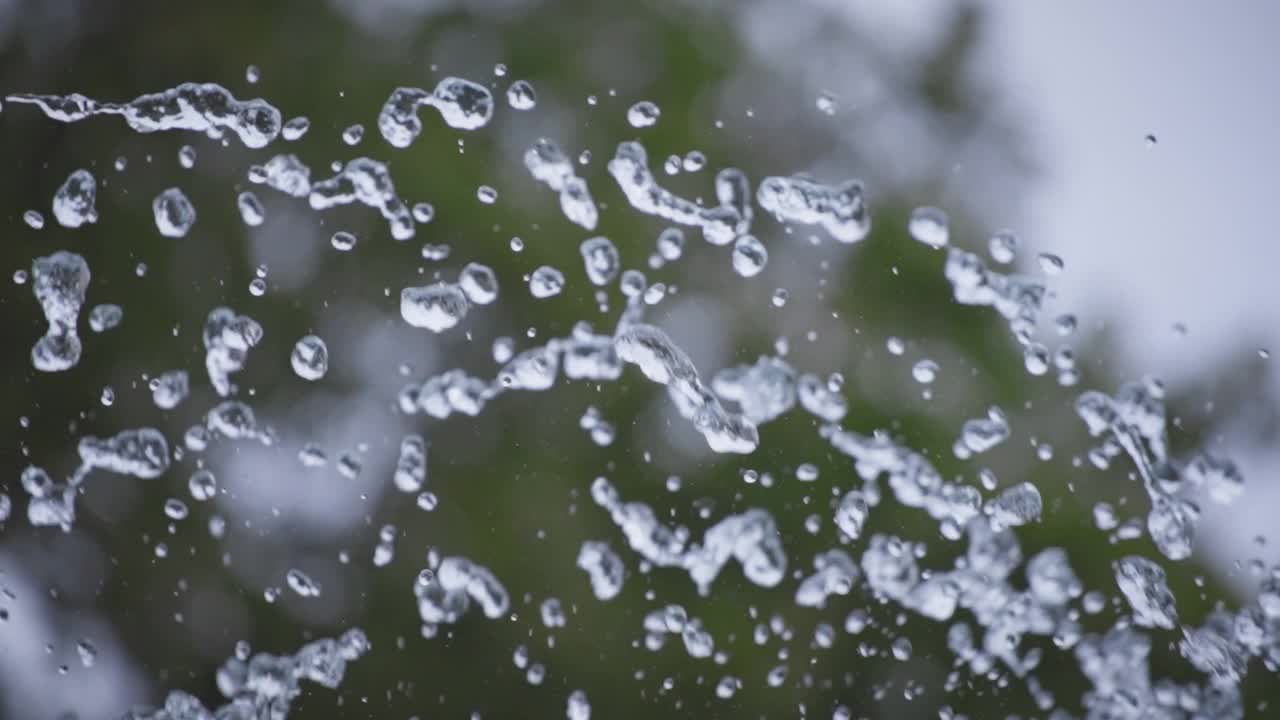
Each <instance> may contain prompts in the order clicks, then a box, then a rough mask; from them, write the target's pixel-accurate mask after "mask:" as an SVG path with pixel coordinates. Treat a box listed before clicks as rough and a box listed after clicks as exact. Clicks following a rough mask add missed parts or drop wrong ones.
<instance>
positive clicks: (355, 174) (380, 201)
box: [308, 157, 414, 240]
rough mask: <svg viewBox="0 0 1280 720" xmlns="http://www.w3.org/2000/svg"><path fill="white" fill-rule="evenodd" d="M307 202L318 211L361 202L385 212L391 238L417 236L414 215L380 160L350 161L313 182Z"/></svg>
mask: <svg viewBox="0 0 1280 720" xmlns="http://www.w3.org/2000/svg"><path fill="white" fill-rule="evenodd" d="M308 201H309V202H310V203H311V207H312V208H313V209H315V210H325V209H328V208H331V207H335V206H338V205H347V204H350V203H353V202H359V203H361V204H364V205H368V206H369V207H372V208H377V209H378V210H379V211H380V212H381V213H382V217H384V218H386V220H387V222H388V223H389V224H390V226H391V237H393V238H395V239H396V240H408V239H409V238H412V237H413V235H414V227H413V215H412V214H411V213H410V211H409V208H408V206H406V205H405V204H404V202H403V201H402V200H401V199H400V197H399V196H398V195H396V188H395V183H393V182H392V180H391V173H390V172H389V171H388V170H387V166H386V165H385V164H383V163H380V162H378V161H377V160H370V159H369V158H364V157H361V158H356V159H354V160H349V161H347V163H346V165H344V166H343V167H342V170H341V171H339V172H338V174H337V175H335V176H333V177H332V178H329V179H328V180H321V181H319V182H316V183H314V184H312V185H311V188H310V195H309V196H308Z"/></svg>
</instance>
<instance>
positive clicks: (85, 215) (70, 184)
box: [53, 170, 98, 228]
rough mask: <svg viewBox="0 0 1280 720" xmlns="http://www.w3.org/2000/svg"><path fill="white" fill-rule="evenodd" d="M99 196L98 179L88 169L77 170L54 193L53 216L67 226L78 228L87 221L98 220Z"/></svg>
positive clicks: (59, 222)
mask: <svg viewBox="0 0 1280 720" xmlns="http://www.w3.org/2000/svg"><path fill="white" fill-rule="evenodd" d="M97 196H98V181H97V180H95V179H94V178H93V174H92V173H90V172H89V171H88V170H76V171H75V172H72V173H71V175H69V176H68V177H67V179H66V181H65V182H63V183H62V185H61V186H60V187H59V188H58V190H57V192H55V193H54V194H53V217H54V219H56V220H57V221H58V224H59V225H61V226H62V227H65V228H78V227H80V226H81V225H84V224H85V223H95V222H97V221H98V209H97V207H95V206H94V203H95V201H96V200H97Z"/></svg>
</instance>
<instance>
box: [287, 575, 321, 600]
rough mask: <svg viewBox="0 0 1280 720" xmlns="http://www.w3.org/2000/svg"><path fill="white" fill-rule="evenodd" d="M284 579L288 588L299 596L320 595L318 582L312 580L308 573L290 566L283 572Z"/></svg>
mask: <svg viewBox="0 0 1280 720" xmlns="http://www.w3.org/2000/svg"><path fill="white" fill-rule="evenodd" d="M284 579H285V582H286V583H288V585H289V589H290V590H293V591H294V592H295V593H297V594H298V596H299V597H304V598H313V597H320V583H318V582H316V581H315V580H312V579H311V577H310V576H309V575H307V574H306V573H304V572H302V571H301V570H298V569H297V568H290V569H289V571H288V572H286V573H285V575H284Z"/></svg>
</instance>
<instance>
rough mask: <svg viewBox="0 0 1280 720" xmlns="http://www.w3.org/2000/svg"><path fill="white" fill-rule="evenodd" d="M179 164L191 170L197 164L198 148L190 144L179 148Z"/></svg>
mask: <svg viewBox="0 0 1280 720" xmlns="http://www.w3.org/2000/svg"><path fill="white" fill-rule="evenodd" d="M178 164H179V165H181V166H182V167H184V168H186V169H187V170H190V169H191V168H193V167H195V166H196V149H195V148H193V147H191V146H190V145H183V146H182V147H180V148H178Z"/></svg>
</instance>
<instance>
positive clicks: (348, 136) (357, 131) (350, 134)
mask: <svg viewBox="0 0 1280 720" xmlns="http://www.w3.org/2000/svg"><path fill="white" fill-rule="evenodd" d="M361 140H364V126H363V125H361V124H360V123H356V124H355V125H351V126H349V127H347V129H346V130H343V131H342V142H344V143H346V144H348V145H352V146H354V145H359V144H360V141H361Z"/></svg>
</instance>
